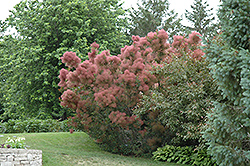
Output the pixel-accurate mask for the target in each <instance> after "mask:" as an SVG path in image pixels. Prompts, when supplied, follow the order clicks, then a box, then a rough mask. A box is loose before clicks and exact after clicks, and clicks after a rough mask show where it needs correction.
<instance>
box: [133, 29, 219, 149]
mask: <svg viewBox="0 0 250 166" xmlns="http://www.w3.org/2000/svg"><path fill="white" fill-rule="evenodd" d="M192 37H195V36H194V34H191V35H190V37H189V40H191V39H192ZM197 40H198V41H199V40H200V39H199V38H197ZM198 41H196V42H197V43H191V42H189V43H188V42H186V40H185V39H184V38H177V37H175V38H174V42H173V44H172V45H174V47H176V44H178V45H179V46H178V47H177V48H175V55H178V56H173V57H172V58H171V60H170V61H171V62H165V63H161V64H162V65H161V66H157V67H155V68H154V69H155V70H153V71H152V74H153V75H155V76H156V77H157V80H159V82H158V84H157V86H156V87H155V88H154V89H152V90H150V93H148V94H146V95H143V99H142V100H141V102H140V103H139V104H138V107H137V108H136V109H135V110H134V113H135V114H136V115H140V116H143V117H145V116H149V117H151V116H152V114H158V116H153V117H151V119H154V121H156V122H158V123H159V122H161V124H162V125H163V126H164V127H165V128H166V130H168V138H167V139H166V141H167V144H168V145H175V146H189V145H198V144H199V141H200V139H201V138H202V137H201V132H202V131H203V130H204V126H205V122H206V119H207V117H206V114H207V113H208V112H210V111H211V107H212V100H214V99H215V98H217V97H218V96H219V93H218V91H217V86H216V84H215V83H214V81H213V79H212V77H211V76H210V74H209V69H208V67H207V65H208V63H207V62H206V61H205V58H204V57H203V55H204V53H203V51H202V50H201V49H199V44H198ZM190 43H191V44H192V46H191V45H190Z"/></svg>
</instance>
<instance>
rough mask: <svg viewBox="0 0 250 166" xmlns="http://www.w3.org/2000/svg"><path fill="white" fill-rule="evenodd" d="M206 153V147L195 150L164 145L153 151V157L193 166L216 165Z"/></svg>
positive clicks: (187, 147)
mask: <svg viewBox="0 0 250 166" xmlns="http://www.w3.org/2000/svg"><path fill="white" fill-rule="evenodd" d="M211 158H212V157H211V156H209V155H208V154H207V150H206V149H201V150H196V149H195V148H193V147H190V146H185V147H180V146H172V145H165V146H164V147H161V148H157V151H155V152H153V159H154V160H157V161H167V162H174V163H179V164H189V165H192V166H193V165H194V166H216V163H215V161H213V160H212V159H211Z"/></svg>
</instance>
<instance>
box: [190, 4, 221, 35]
mask: <svg viewBox="0 0 250 166" xmlns="http://www.w3.org/2000/svg"><path fill="white" fill-rule="evenodd" d="M191 8H192V11H188V10H186V12H185V17H186V18H187V20H188V21H189V22H190V23H191V26H185V28H186V31H187V34H189V33H190V31H196V32H199V33H200V34H201V35H202V36H203V37H205V39H208V38H209V37H211V36H212V37H213V36H214V35H215V34H216V30H218V27H219V26H218V24H216V23H214V21H215V17H214V16H213V13H212V11H213V8H209V4H208V3H207V1H205V2H203V0H194V3H193V5H191Z"/></svg>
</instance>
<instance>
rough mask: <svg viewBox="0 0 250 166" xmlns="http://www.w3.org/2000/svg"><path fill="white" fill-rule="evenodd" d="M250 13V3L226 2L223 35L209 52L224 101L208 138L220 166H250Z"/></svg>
mask: <svg viewBox="0 0 250 166" xmlns="http://www.w3.org/2000/svg"><path fill="white" fill-rule="evenodd" d="M249 13H250V1H249V0H222V5H221V8H220V9H219V19H220V22H221V29H222V32H221V33H220V35H218V36H217V37H216V38H215V39H214V40H213V41H212V42H211V45H208V46H207V48H206V56H207V60H208V61H209V62H210V68H211V72H212V74H213V78H214V80H215V81H216V82H217V84H218V86H219V89H220V90H221V94H222V96H223V100H217V101H216V102H214V109H213V113H211V114H209V115H208V123H207V126H208V128H207V130H206V131H205V133H204V138H205V140H206V141H207V142H208V145H209V151H210V152H211V154H212V155H213V157H214V159H215V160H216V162H217V164H218V165H220V166H229V165H231V166H249V165H250V63H249V62H250V47H249V46H250V29H249V25H250V15H249Z"/></svg>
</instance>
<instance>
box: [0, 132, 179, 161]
mask: <svg viewBox="0 0 250 166" xmlns="http://www.w3.org/2000/svg"><path fill="white" fill-rule="evenodd" d="M7 136H10V137H12V136H23V137H25V138H26V144H27V145H28V146H30V147H29V149H38V150H42V151H43V166H59V165H60V166H75V165H78V166H79V165H84V166H85V165H86V166H105V165H108V166H113V165H114V166H140V165H142V166H181V165H180V164H172V163H171V164H170V163H164V162H156V161H153V160H152V159H145V158H135V157H126V156H121V155H115V154H111V153H108V152H105V151H102V150H101V149H100V148H99V147H98V145H96V144H95V143H94V141H93V140H92V139H91V138H90V137H89V136H88V135H87V134H85V133H83V132H75V133H73V134H70V133H25V134H3V137H1V138H0V143H3V142H4V140H5V139H6V138H7Z"/></svg>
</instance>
